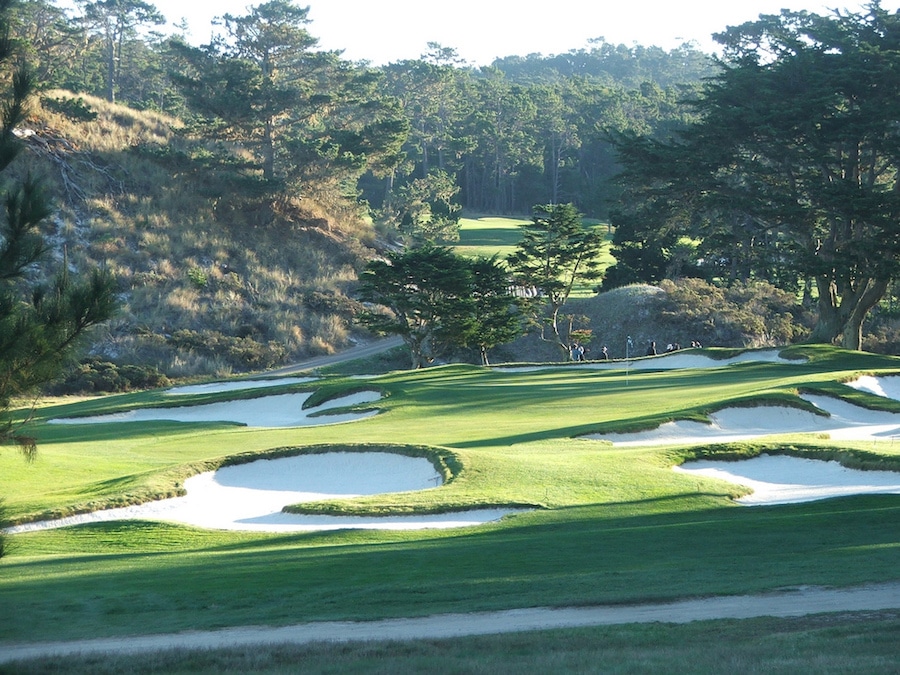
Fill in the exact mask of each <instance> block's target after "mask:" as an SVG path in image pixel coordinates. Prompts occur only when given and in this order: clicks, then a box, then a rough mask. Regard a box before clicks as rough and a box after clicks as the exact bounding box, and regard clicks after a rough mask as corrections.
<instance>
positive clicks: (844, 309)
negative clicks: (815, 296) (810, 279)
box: [809, 277, 888, 350]
mask: <svg viewBox="0 0 900 675" xmlns="http://www.w3.org/2000/svg"><path fill="white" fill-rule="evenodd" d="M816 286H817V288H818V291H819V300H818V303H817V307H818V310H819V311H818V318H817V320H816V325H815V327H814V328H813V331H812V333H811V334H810V336H809V342H821V343H826V344H833V343H834V342H835V341H836V340H837V339H838V338H840V344H841V346H842V347H844V348H845V349H856V350H859V349H861V348H862V325H863V321H864V320H865V318H866V316H867V315H868V313H869V311H870V310H871V309H872V308H873V307H874V306H875V305H877V304H878V302H879V301H880V300H881V298H882V297H883V296H884V293H885V291H886V290H887V287H888V281H887V280H878V279H863V280H861V281H860V282H859V283H858V284H857V285H856V288H855V289H854V290H848V291H845V292H844V293H842V294H841V295H840V296H839V295H838V292H837V284H836V283H835V282H834V281H833V280H832V279H830V278H827V277H819V278H817V279H816Z"/></svg>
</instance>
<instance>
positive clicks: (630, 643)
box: [0, 612, 900, 675]
mask: <svg viewBox="0 0 900 675" xmlns="http://www.w3.org/2000/svg"><path fill="white" fill-rule="evenodd" d="M898 630H900V617H898V615H897V613H896V612H877V613H858V614H849V615H844V616H842V617H840V618H839V619H837V618H835V617H834V616H831V615H825V616H816V617H801V618H792V619H768V618H762V619H750V620H745V621H732V620H728V621H699V622H695V623H692V624H689V625H671V624H649V625H646V624H641V625H625V626H609V627H599V628H577V629H566V630H553V631H536V632H530V633H520V634H513V635H490V636H475V637H467V638H465V640H464V641H460V640H459V639H458V638H456V639H441V640H411V641H405V642H393V641H384V642H356V643H341V644H334V643H327V644H313V645H303V646H290V645H267V646H266V647H265V648H264V649H260V648H258V647H245V648H234V649H224V650H218V651H209V650H199V651H188V650H184V649H176V650H171V651H165V652H159V653H156V654H142V655H140V656H118V657H110V656H100V657H98V656H90V657H78V656H68V657H65V658H48V659H40V660H36V661H33V662H30V663H18V664H16V667H15V670H14V671H13V670H10V671H6V670H4V668H3V666H0V673H2V672H15V673H17V675H29V674H32V673H33V674H35V675H37V674H39V673H41V674H42V673H57V672H65V673H68V674H69V675H76V674H80V673H88V674H90V675H130V674H133V673H166V674H167V675H171V674H172V673H193V674H195V675H196V674H198V673H211V674H212V673H223V672H238V673H297V672H302V673H385V674H389V673H419V672H427V673H439V674H442V673H515V674H516V675H519V674H522V673H526V674H530V673H535V674H541V675H543V674H545V673H567V672H568V673H711V674H716V675H718V674H720V673H770V674H775V675H778V674H782V673H784V674H791V675H793V674H795V673H818V674H823V675H828V674H831V673H834V674H838V673H839V674H841V675H847V674H848V673H860V674H862V675H878V674H882V673H883V674H889V673H891V674H893V673H896V672H897V669H896V665H897V640H896V638H897V632H898Z"/></svg>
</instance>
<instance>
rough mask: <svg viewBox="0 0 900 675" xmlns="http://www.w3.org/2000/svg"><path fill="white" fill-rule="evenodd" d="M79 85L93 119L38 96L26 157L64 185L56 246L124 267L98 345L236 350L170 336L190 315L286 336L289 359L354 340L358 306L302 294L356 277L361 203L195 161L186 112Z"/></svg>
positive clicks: (127, 353) (215, 366)
mask: <svg viewBox="0 0 900 675" xmlns="http://www.w3.org/2000/svg"><path fill="white" fill-rule="evenodd" d="M45 96H46V97H47V98H50V99H60V98H73V97H74V95H73V94H70V93H68V92H64V91H51V92H47V93H46V94H45ZM80 98H81V99H82V100H83V102H84V104H86V105H87V106H88V107H89V108H90V110H91V111H93V112H94V113H96V119H94V120H92V121H84V120H82V121H78V120H74V119H70V118H68V117H67V116H66V115H63V114H60V113H58V112H54V111H53V110H51V109H49V108H44V107H42V106H40V105H38V106H36V107H35V109H34V111H33V115H32V117H31V118H30V121H29V125H30V127H31V128H32V129H33V130H35V131H36V132H37V135H38V138H39V139H41V141H42V142H38V141H35V140H33V141H32V142H30V143H29V145H28V148H29V150H30V151H29V152H25V153H23V154H22V156H21V158H20V159H19V160H17V164H16V166H15V169H16V171H18V172H19V173H20V174H24V173H25V172H26V171H32V172H35V173H38V174H39V175H42V176H44V177H45V180H46V183H47V185H48V187H49V189H50V190H51V192H52V194H53V195H54V196H55V199H56V201H57V204H58V207H59V212H58V217H57V219H56V222H55V223H53V224H52V226H51V224H48V227H47V230H46V233H47V234H48V235H52V236H53V237H54V239H53V244H54V247H55V248H56V250H57V260H59V259H61V257H62V251H63V250H65V251H66V255H67V257H68V260H69V262H70V264H71V265H72V266H74V267H75V268H76V269H78V270H87V269H90V268H92V267H106V268H108V269H110V270H111V271H113V272H114V273H115V274H116V276H117V277H118V278H119V279H120V283H121V288H122V311H121V312H120V315H119V317H118V318H117V320H116V321H114V322H112V323H111V324H110V327H109V328H108V330H107V331H106V332H105V333H104V334H102V335H100V337H99V341H98V343H97V344H95V345H94V351H95V352H97V353H99V354H101V355H105V356H108V357H112V358H113V359H114V360H116V361H119V362H132V363H152V364H153V365H157V366H159V367H161V368H162V369H163V370H164V371H165V372H167V374H171V375H179V374H221V373H222V372H225V371H229V370H231V369H232V368H234V364H229V363H225V362H223V361H221V360H219V359H215V358H210V357H208V356H202V357H201V356H198V355H196V354H185V353H178V352H177V350H174V349H173V348H172V347H171V346H169V345H167V343H166V336H167V335H169V334H171V333H172V332H173V331H176V330H179V329H192V330H196V331H200V332H203V331H216V332H219V333H222V334H224V335H235V336H239V337H247V338H251V339H255V340H259V341H260V343H261V344H263V343H267V342H270V341H275V342H278V343H280V344H282V345H283V346H285V347H286V348H287V350H288V357H287V360H295V359H298V358H301V357H303V356H306V355H309V354H320V353H327V352H331V351H334V350H336V349H339V348H342V347H344V346H346V345H347V344H349V339H350V338H351V336H352V335H351V334H352V332H353V328H352V327H351V326H350V325H349V324H348V321H347V319H346V318H345V317H341V316H337V315H334V314H328V313H321V311H318V310H313V309H310V308H308V307H305V306H304V304H303V298H304V295H305V293H307V292H308V291H313V290H316V291H323V292H330V293H338V294H342V293H347V292H349V290H350V289H351V288H352V286H353V284H354V283H355V280H356V277H357V270H358V269H359V267H360V266H361V264H362V261H364V259H365V257H366V256H367V255H368V251H367V249H366V248H365V247H364V246H363V245H362V244H361V243H360V240H365V239H367V238H369V237H370V236H371V232H370V227H369V226H368V225H367V224H366V223H364V222H363V221H362V220H361V219H360V217H359V209H358V207H356V206H353V205H347V204H342V203H341V202H340V201H339V200H336V199H333V198H331V197H328V198H327V200H326V201H327V202H328V203H329V206H327V207H326V206H325V205H323V203H321V202H319V201H317V200H316V199H313V198H311V197H310V196H309V195H305V196H304V199H303V200H298V199H294V198H288V197H283V196H282V197H279V198H265V197H260V196H258V195H245V194H242V193H241V192H240V190H239V189H236V188H235V185H240V184H241V180H240V177H239V176H237V175H235V174H233V173H229V170H227V169H222V170H221V171H219V170H217V171H206V170H203V169H201V168H200V165H199V164H197V163H195V162H192V161H191V159H190V157H191V155H192V153H194V152H195V151H196V150H197V149H198V148H200V147H201V146H200V144H199V142H197V141H195V140H192V139H190V138H185V137H184V136H183V135H182V134H180V133H178V131H179V129H180V128H181V123H180V122H179V121H178V120H176V119H174V118H171V117H167V116H165V115H162V114H159V113H156V112H148V111H136V110H131V109H129V108H126V107H124V106H121V105H116V104H110V103H108V102H106V101H104V100H102V99H98V98H94V97H90V96H82V97H80ZM48 148H49V149H51V150H52V152H50V151H48ZM236 151H239V149H236ZM322 194H323V195H325V194H326V193H325V192H323V193H322Z"/></svg>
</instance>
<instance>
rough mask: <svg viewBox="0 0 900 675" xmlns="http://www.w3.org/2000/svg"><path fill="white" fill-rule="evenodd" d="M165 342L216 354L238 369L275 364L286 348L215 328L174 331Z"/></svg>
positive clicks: (191, 351) (192, 350)
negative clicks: (225, 332)
mask: <svg viewBox="0 0 900 675" xmlns="http://www.w3.org/2000/svg"><path fill="white" fill-rule="evenodd" d="M167 342H168V343H169V344H170V345H172V346H173V347H175V348H176V349H180V350H183V351H186V352H190V353H192V354H197V355H200V356H207V357H216V358H219V359H221V360H222V361H223V362H225V363H226V364H228V365H229V366H231V367H233V368H236V369H239V370H263V369H265V368H272V367H273V366H277V365H279V364H280V363H282V361H283V360H284V357H285V355H286V353H287V350H286V349H285V348H284V346H283V345H280V344H278V343H277V342H267V343H263V342H258V341H257V340H254V339H253V338H251V337H233V336H230V335H223V334H222V333H220V332H218V331H194V330H178V331H175V332H174V333H173V334H172V335H171V337H169V338H168V339H167Z"/></svg>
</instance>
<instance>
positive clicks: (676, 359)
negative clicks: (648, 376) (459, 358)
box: [496, 349, 797, 373]
mask: <svg viewBox="0 0 900 675" xmlns="http://www.w3.org/2000/svg"><path fill="white" fill-rule="evenodd" d="M778 354H779V350H777V349H761V350H748V351H746V352H741V353H740V354H738V355H737V356H732V357H730V358H727V359H714V358H712V357H711V356H709V355H708V354H706V353H703V352H697V351H694V350H688V351H676V352H670V353H668V354H660V355H659V356H649V357H640V358H634V359H631V360H629V361H625V360H616V361H587V362H585V363H578V364H568V365H566V364H557V365H549V366H511V367H505V366H496V369H497V370H501V371H503V372H509V373H526V372H532V371H535V370H545V369H547V368H560V367H565V368H584V369H588V370H608V369H615V370H625V369H626V368H627V369H628V370H681V369H688V368H720V367H722V366H730V365H733V364H735V363H748V362H765V363H797V361H792V360H791V359H784V358H781V357H780V356H779V355H778Z"/></svg>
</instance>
